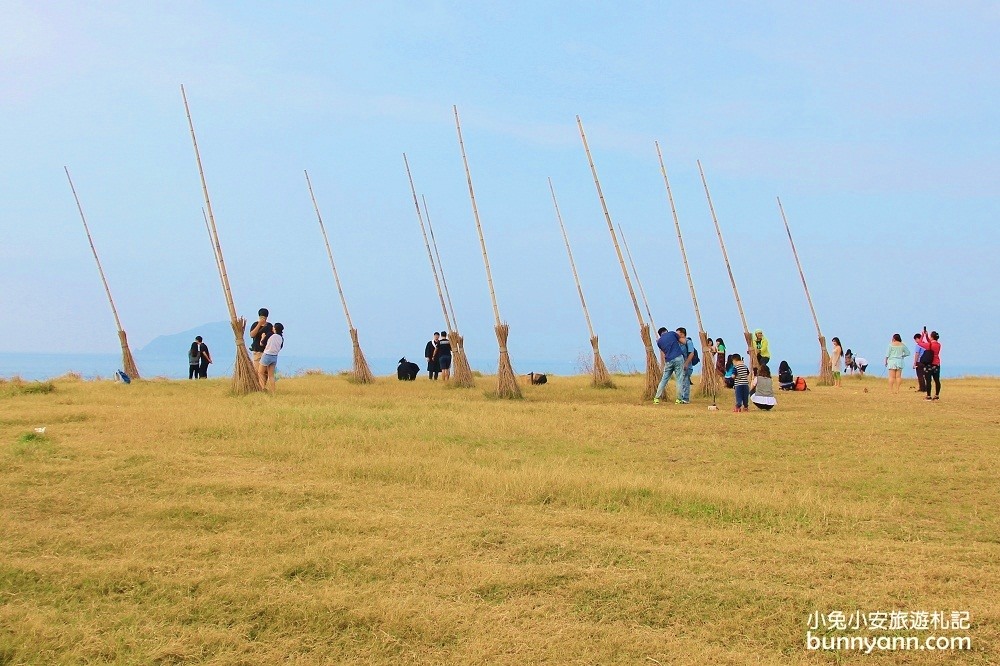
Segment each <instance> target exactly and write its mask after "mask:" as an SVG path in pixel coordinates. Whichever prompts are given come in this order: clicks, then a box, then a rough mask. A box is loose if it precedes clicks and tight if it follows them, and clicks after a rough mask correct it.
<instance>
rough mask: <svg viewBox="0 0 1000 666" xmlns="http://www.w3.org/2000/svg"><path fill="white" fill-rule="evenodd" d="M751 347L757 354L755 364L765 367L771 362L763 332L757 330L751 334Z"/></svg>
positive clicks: (768, 346) (769, 348) (769, 349)
mask: <svg viewBox="0 0 1000 666" xmlns="http://www.w3.org/2000/svg"><path fill="white" fill-rule="evenodd" d="M753 345H754V350H753V351H754V352H755V353H756V354H757V363H759V364H760V365H767V362H768V361H770V360H771V347H770V345H768V344H767V338H765V337H764V331H763V330H761V329H759V328H758V329H757V330H755V331H754V332H753Z"/></svg>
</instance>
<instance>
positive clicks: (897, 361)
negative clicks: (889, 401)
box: [885, 333, 910, 393]
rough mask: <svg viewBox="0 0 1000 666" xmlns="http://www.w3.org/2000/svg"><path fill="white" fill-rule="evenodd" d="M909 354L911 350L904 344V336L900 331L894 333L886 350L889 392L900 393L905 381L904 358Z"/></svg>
mask: <svg viewBox="0 0 1000 666" xmlns="http://www.w3.org/2000/svg"><path fill="white" fill-rule="evenodd" d="M909 355H910V350H909V349H907V348H906V345H904V344H903V338H901V337H900V335H899V333H893V335H892V341H891V342H890V343H889V348H888V349H887V350H886V352H885V367H886V368H888V369H889V393H899V385H900V384H902V383H903V359H905V358H906V357H907V356H909Z"/></svg>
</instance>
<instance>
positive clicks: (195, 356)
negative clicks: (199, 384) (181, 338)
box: [188, 337, 201, 379]
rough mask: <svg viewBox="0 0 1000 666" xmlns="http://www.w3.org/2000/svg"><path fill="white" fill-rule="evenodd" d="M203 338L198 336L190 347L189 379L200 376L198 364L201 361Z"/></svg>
mask: <svg viewBox="0 0 1000 666" xmlns="http://www.w3.org/2000/svg"><path fill="white" fill-rule="evenodd" d="M200 342H201V338H200V337H197V338H195V339H194V342H192V343H191V348H190V349H188V379H197V378H198V366H199V365H200V363H201V347H200Z"/></svg>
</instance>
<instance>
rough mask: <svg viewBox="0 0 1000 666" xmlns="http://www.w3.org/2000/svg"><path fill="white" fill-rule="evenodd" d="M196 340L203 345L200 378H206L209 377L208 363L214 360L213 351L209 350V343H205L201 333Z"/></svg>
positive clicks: (199, 360) (199, 366)
mask: <svg viewBox="0 0 1000 666" xmlns="http://www.w3.org/2000/svg"><path fill="white" fill-rule="evenodd" d="M195 340H196V341H197V342H198V344H199V345H200V346H201V349H200V352H201V354H200V356H199V357H198V378H199V379H205V378H207V377H208V364H209V363H211V362H212V352H210V351H208V345H206V344H205V342H204V341H203V340H202V338H201V336H200V335H199V336H198V337H196V338H195Z"/></svg>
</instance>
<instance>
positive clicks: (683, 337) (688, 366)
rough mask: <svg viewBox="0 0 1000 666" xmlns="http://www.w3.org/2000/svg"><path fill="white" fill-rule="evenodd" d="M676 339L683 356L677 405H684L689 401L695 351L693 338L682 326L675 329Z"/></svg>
mask: <svg viewBox="0 0 1000 666" xmlns="http://www.w3.org/2000/svg"><path fill="white" fill-rule="evenodd" d="M677 337H678V341H679V342H680V345H681V353H682V355H683V356H684V366H683V367H682V368H681V377H680V388H679V389H678V390H677V400H676V401H675V402H676V403H677V404H678V405H686V404H688V403H690V402H691V375H692V374H694V358H695V356H696V355H697V351H695V346H694V340H692V339H691V338H689V337H688V335H687V329H686V328H684V327H683V326H681V327H679V328H678V329H677Z"/></svg>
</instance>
